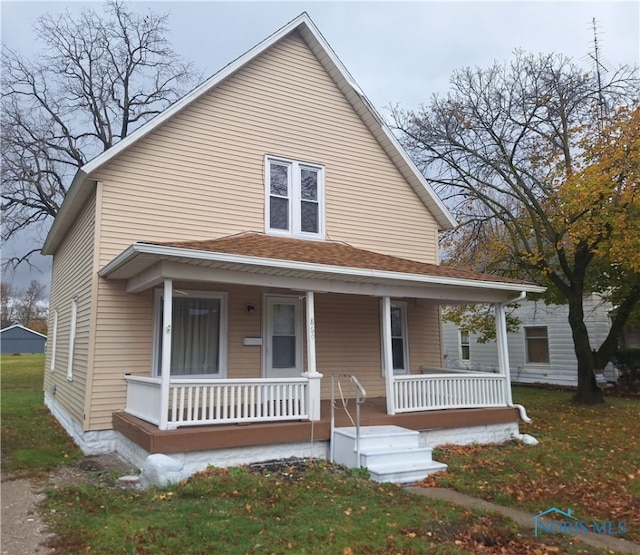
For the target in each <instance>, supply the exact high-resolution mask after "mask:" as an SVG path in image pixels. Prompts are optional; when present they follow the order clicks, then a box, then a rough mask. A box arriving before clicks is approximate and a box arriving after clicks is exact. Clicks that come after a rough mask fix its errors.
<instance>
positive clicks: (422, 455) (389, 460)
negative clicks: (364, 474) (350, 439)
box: [360, 447, 432, 468]
mask: <svg viewBox="0 0 640 555" xmlns="http://www.w3.org/2000/svg"><path fill="white" fill-rule="evenodd" d="M431 453H432V449H431V448H430V447H404V448H400V449H396V448H393V449H390V448H388V447H382V448H376V449H361V450H360V464H361V466H363V467H366V468H370V467H373V466H378V465H386V464H397V463H398V462H399V461H400V462H403V463H407V464H412V463H416V464H428V463H430V462H431V461H432V459H431Z"/></svg>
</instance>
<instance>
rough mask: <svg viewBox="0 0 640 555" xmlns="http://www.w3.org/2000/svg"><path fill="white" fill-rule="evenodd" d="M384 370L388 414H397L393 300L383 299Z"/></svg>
mask: <svg viewBox="0 0 640 555" xmlns="http://www.w3.org/2000/svg"><path fill="white" fill-rule="evenodd" d="M381 320H382V368H383V369H384V381H385V386H386V392H387V414H389V415H394V414H395V413H396V403H395V396H394V393H393V389H394V388H393V350H392V344H391V298H390V297H382V314H381Z"/></svg>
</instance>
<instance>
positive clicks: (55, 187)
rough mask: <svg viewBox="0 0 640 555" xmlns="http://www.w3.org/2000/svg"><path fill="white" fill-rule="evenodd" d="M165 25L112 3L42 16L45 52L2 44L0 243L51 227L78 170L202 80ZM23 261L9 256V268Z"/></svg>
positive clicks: (116, 0) (39, 26) (162, 19)
mask: <svg viewBox="0 0 640 555" xmlns="http://www.w3.org/2000/svg"><path fill="white" fill-rule="evenodd" d="M167 23H168V15H167V14H156V13H154V12H152V11H150V10H149V11H147V12H145V13H138V12H134V11H132V10H131V8H130V6H129V5H128V4H125V3H124V2H122V1H121V0H108V1H107V2H106V3H105V4H104V5H103V7H102V9H101V10H98V9H84V10H83V11H82V12H81V13H80V14H79V15H72V14H70V13H69V12H68V11H65V12H63V13H58V14H45V15H44V16H42V17H40V18H39V19H38V20H37V21H36V25H35V29H36V34H37V37H38V39H39V40H40V41H41V42H42V44H43V45H44V49H43V50H42V52H41V53H39V55H38V56H37V57H35V58H34V59H33V60H26V59H24V58H23V57H22V56H21V55H20V53H18V52H15V51H12V50H10V49H8V48H4V47H3V61H2V115H1V133H2V139H3V140H2V143H1V144H0V156H1V158H0V161H1V163H2V204H1V207H2V213H3V231H2V240H3V241H6V240H7V239H9V238H11V237H14V236H15V235H16V234H19V233H21V232H23V231H25V230H28V229H29V228H31V227H32V226H33V225H36V224H39V225H42V223H43V222H44V223H47V224H48V223H49V222H50V221H51V220H52V218H53V217H55V215H56V214H57V213H58V210H59V209H60V206H61V204H62V201H63V200H64V197H65V195H66V193H67V189H68V187H69V185H70V183H71V180H72V179H73V176H74V175H75V173H76V172H77V170H78V168H80V167H81V166H83V165H84V164H85V163H86V162H87V161H88V160H90V159H91V158H93V157H94V156H96V155H98V154H100V153H101V152H104V151H105V150H107V149H109V148H110V147H112V146H113V145H114V144H116V143H117V142H119V141H120V140H122V139H123V138H124V137H126V136H127V135H128V134H129V133H130V132H131V131H133V130H134V129H136V127H138V126H139V125H141V124H142V123H144V122H145V121H148V120H149V119H150V118H151V117H153V116H154V115H156V114H159V113H160V112H162V111H163V110H164V109H165V108H166V107H167V106H168V105H169V104H171V103H172V102H174V101H175V100H177V99H178V98H179V97H180V96H181V95H182V94H183V92H184V89H185V88H186V87H188V86H190V85H192V84H193V82H194V80H195V79H197V78H199V77H200V76H199V75H196V74H195V73H194V71H193V67H192V65H191V64H188V63H186V62H184V60H183V59H182V58H180V57H179V56H178V55H177V54H176V53H175V52H174V51H173V50H172V49H171V45H170V44H169V42H168V40H167V34H168V26H167ZM37 250H38V249H34V250H33V251H32V252H37ZM28 259H29V254H26V255H25V256H18V257H12V258H10V259H9V260H7V261H6V262H5V266H13V267H15V265H16V264H20V263H24V262H25V261H27V260H28Z"/></svg>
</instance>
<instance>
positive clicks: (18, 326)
mask: <svg viewBox="0 0 640 555" xmlns="http://www.w3.org/2000/svg"><path fill="white" fill-rule="evenodd" d="M16 328H18V329H19V330H24V331H26V332H29V333H30V334H33V335H35V336H37V337H41V338H43V339H46V338H47V336H46V335H44V334H42V333H38V332H37V331H34V330H32V329H29V328H26V327H25V326H21V325H20V324H13V325H11V326H7V327H6V328H2V329H1V330H0V334H2V333H4V332H6V331H9V330H13V329H16Z"/></svg>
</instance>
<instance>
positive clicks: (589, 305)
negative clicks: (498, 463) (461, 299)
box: [442, 295, 617, 386]
mask: <svg viewBox="0 0 640 555" xmlns="http://www.w3.org/2000/svg"><path fill="white" fill-rule="evenodd" d="M611 309H612V307H611V305H610V304H609V303H607V302H605V301H603V300H602V299H601V298H599V297H597V296H596V295H592V296H589V297H587V298H585V300H584V311H585V324H586V326H587V329H588V330H589V338H590V340H591V344H592V347H593V348H594V349H596V348H597V347H598V346H599V345H600V344H601V343H602V342H603V341H604V339H605V338H606V337H607V334H608V333H609V329H610V326H611V324H610V318H609V312H610V311H611ZM568 311H569V309H568V307H567V306H566V305H565V306H557V305H546V304H545V303H544V301H524V302H522V303H521V304H520V306H519V307H518V308H516V309H515V310H514V312H513V314H514V315H515V316H517V317H518V318H519V319H520V322H521V324H520V329H519V330H518V332H517V333H509V334H507V344H508V347H509V363H510V368H511V380H512V381H513V382H514V383H550V384H557V385H565V386H576V385H577V383H578V373H577V365H578V363H577V359H576V355H575V352H574V348H573V340H572V337H571V328H570V326H569V322H568ZM442 335H443V355H444V360H445V366H446V367H447V368H459V369H467V370H481V371H486V372H497V371H498V350H497V346H496V343H495V342H489V343H478V341H477V338H478V334H474V333H467V332H466V331H464V330H461V329H459V328H458V327H457V326H456V325H455V324H453V323H451V322H447V321H443V334H442ZM615 373H616V371H615V369H614V368H613V367H611V366H609V367H608V368H607V370H606V372H605V376H606V379H607V381H615V379H616V378H617V375H615Z"/></svg>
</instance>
